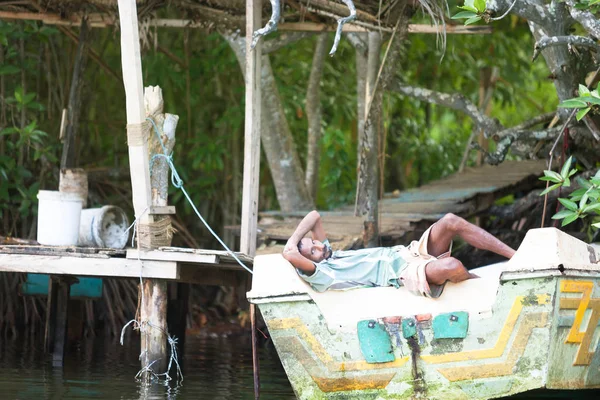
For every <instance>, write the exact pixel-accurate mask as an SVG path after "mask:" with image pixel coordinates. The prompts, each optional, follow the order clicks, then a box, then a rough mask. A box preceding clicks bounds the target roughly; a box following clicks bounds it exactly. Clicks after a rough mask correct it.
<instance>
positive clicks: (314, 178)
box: [305, 33, 328, 202]
mask: <svg viewBox="0 0 600 400" xmlns="http://www.w3.org/2000/svg"><path fill="white" fill-rule="evenodd" d="M327 37H328V35H327V34H326V33H322V34H320V35H319V36H318V38H317V45H316V47H315V53H314V55H313V62H312V68H311V70H310V78H309V79H308V88H307V90H306V117H307V118H308V150H307V154H306V177H305V184H306V188H307V190H308V193H309V194H310V197H311V198H312V200H313V201H314V202H316V200H317V189H318V188H319V163H320V160H321V146H320V145H319V143H320V141H321V135H322V129H321V76H322V75H323V64H324V62H325V55H326V54H327Z"/></svg>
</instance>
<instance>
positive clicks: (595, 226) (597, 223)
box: [592, 222, 600, 228]
mask: <svg viewBox="0 0 600 400" xmlns="http://www.w3.org/2000/svg"><path fill="white" fill-rule="evenodd" d="M592 226H593V227H594V228H600V222H596V223H595V224H592Z"/></svg>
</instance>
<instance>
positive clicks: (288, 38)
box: [262, 32, 315, 54]
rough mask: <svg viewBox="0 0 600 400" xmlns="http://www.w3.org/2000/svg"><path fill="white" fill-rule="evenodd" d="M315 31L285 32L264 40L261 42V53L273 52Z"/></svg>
mask: <svg viewBox="0 0 600 400" xmlns="http://www.w3.org/2000/svg"><path fill="white" fill-rule="evenodd" d="M314 34H315V32H286V33H282V34H281V35H279V37H277V38H273V39H269V40H265V41H264V42H263V45H262V46H263V47H262V54H269V53H273V52H275V51H277V50H279V49H281V48H283V47H285V46H287V45H288V44H292V43H295V42H297V41H299V40H301V39H304V38H307V37H309V36H312V35H314Z"/></svg>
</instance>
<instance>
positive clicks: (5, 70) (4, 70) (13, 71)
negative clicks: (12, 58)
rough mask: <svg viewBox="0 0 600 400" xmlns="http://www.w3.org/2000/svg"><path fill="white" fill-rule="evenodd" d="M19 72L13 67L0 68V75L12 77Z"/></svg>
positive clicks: (4, 66) (3, 66)
mask: <svg viewBox="0 0 600 400" xmlns="http://www.w3.org/2000/svg"><path fill="white" fill-rule="evenodd" d="M20 71H21V70H20V69H19V68H18V67H15V66H14V65H2V66H0V75H13V74H16V73H19V72H20Z"/></svg>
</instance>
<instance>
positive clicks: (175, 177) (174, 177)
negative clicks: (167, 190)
mask: <svg viewBox="0 0 600 400" xmlns="http://www.w3.org/2000/svg"><path fill="white" fill-rule="evenodd" d="M146 120H148V121H150V123H151V124H152V126H153V127H154V133H156V137H157V138H158V142H159V143H160V146H161V147H162V149H163V154H154V155H153V156H152V158H151V160H150V165H151V166H150V173H152V165H153V163H154V159H155V158H159V157H162V158H164V159H165V160H166V162H167V163H168V164H169V168H170V169H171V183H172V184H173V186H175V187H176V188H177V189H181V191H182V192H183V194H184V195H185V198H186V199H187V201H188V203H190V205H191V206H192V208H193V209H194V212H195V213H196V215H197V216H198V218H199V219H200V221H202V223H203V224H204V226H205V227H206V229H208V231H209V232H210V233H211V234H212V235H213V236H214V237H215V239H217V241H218V242H219V243H220V244H221V246H223V248H225V250H227V252H228V253H229V254H230V255H231V256H232V257H233V258H234V259H235V261H237V262H238V264H240V265H241V266H242V267H243V268H244V269H245V270H246V271H248V272H250V273H251V274H253V272H252V270H251V269H250V268H248V267H246V265H244V263H243V262H241V261H240V259H239V258H238V257H237V256H236V255H235V253H234V252H233V251H231V250H230V249H229V247H227V245H226V244H225V243H223V241H222V240H221V238H220V237H219V235H217V234H216V233H215V231H213V230H212V228H211V227H210V226H209V225H208V223H207V222H206V221H205V220H204V218H202V215H201V214H200V212H199V211H198V209H197V208H196V206H195V205H194V202H193V201H192V199H191V198H190V195H189V194H188V192H187V191H186V190H185V188H184V187H183V180H182V179H181V177H180V176H179V174H178V173H177V169H175V165H174V164H173V155H172V154H171V155H167V148H166V147H165V145H164V144H163V142H162V140H161V138H160V134H159V133H158V127H157V126H156V123H154V121H153V120H152V118H146Z"/></svg>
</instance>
